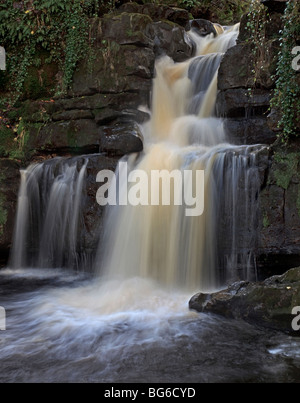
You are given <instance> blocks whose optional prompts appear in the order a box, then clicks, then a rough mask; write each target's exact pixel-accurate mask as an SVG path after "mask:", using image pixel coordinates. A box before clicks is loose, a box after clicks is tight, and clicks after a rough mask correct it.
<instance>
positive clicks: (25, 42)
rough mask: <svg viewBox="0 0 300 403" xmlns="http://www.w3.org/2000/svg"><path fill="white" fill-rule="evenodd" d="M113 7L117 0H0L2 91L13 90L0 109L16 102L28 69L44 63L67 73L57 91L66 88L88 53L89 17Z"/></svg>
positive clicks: (64, 73) (0, 82)
mask: <svg viewBox="0 0 300 403" xmlns="http://www.w3.org/2000/svg"><path fill="white" fill-rule="evenodd" d="M105 3H106V4H105ZM114 6H115V1H113V0H111V1H109V2H104V1H96V0H64V1H60V0H27V1H19V2H17V1H15V0H6V1H5V3H4V2H0V45H1V46H4V47H5V49H6V52H7V70H6V72H3V71H1V72H0V92H2V94H3V93H6V94H9V97H4V96H2V97H1V105H0V107H1V108H2V109H4V106H5V105H6V106H8V105H10V106H12V105H14V104H15V103H16V102H17V100H18V99H19V98H20V97H21V96H22V93H23V91H24V82H25V80H26V77H27V75H28V72H29V69H30V67H31V66H35V67H39V66H40V65H41V64H42V63H45V64H50V63H55V64H57V65H58V66H59V69H60V70H61V71H62V72H63V76H62V77H61V80H60V83H59V84H60V88H59V91H60V92H65V91H66V90H67V89H68V87H69V85H70V83H71V80H72V76H73V74H74V71H75V68H76V65H77V63H78V61H80V59H82V58H84V57H85V56H86V54H87V49H88V47H89V40H90V38H89V29H88V18H89V17H92V16H96V15H99V13H101V12H104V11H109V9H110V8H111V9H112V8H113V7H114ZM101 7H102V9H101ZM103 7H104V8H103ZM100 9H101V10H100Z"/></svg>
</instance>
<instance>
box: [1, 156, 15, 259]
mask: <svg viewBox="0 0 300 403" xmlns="http://www.w3.org/2000/svg"><path fill="white" fill-rule="evenodd" d="M19 170H20V165H19V163H18V162H17V161H13V160H10V159H0V265H1V264H2V263H3V262H2V260H5V259H6V258H7V257H8V253H9V248H10V245H11V240H12V236H13V229H14V221H15V214H16V206H17V198H18V189H19V183H20V171H19Z"/></svg>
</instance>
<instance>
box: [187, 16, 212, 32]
mask: <svg viewBox="0 0 300 403" xmlns="http://www.w3.org/2000/svg"><path fill="white" fill-rule="evenodd" d="M190 29H193V30H195V31H196V32H197V34H198V35H200V36H206V35H210V34H213V35H214V36H217V31H216V28H215V26H214V24H213V23H212V22H210V21H208V20H204V19H201V18H200V19H196V20H192V21H190Z"/></svg>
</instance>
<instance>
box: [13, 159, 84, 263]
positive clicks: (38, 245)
mask: <svg viewBox="0 0 300 403" xmlns="http://www.w3.org/2000/svg"><path fill="white" fill-rule="evenodd" d="M86 165H87V160H84V159H83V158H75V159H69V160H64V159H62V158H56V159H53V160H49V161H47V162H44V163H42V164H36V165H31V166H30V167H29V168H28V169H27V170H23V171H21V186H20V191H19V199H18V210H17V217H16V226H15V235H14V240H13V248H12V253H11V259H10V267H12V268H16V269H19V268H22V267H40V268H51V267H52V268H55V267H70V268H78V267H79V263H80V262H79V256H78V224H79V221H80V219H81V199H82V190H83V184H84V178H85V171H86Z"/></svg>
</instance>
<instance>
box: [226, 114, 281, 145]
mask: <svg viewBox="0 0 300 403" xmlns="http://www.w3.org/2000/svg"><path fill="white" fill-rule="evenodd" d="M224 128H225V131H226V135H227V138H228V140H229V141H230V142H232V143H233V144H237V145H241V144H244V145H246V144H273V143H274V141H276V140H277V137H276V133H274V131H272V130H270V129H269V127H268V124H267V119H266V118H264V117H252V118H247V119H246V118H228V119H226V120H225V121H224Z"/></svg>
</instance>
